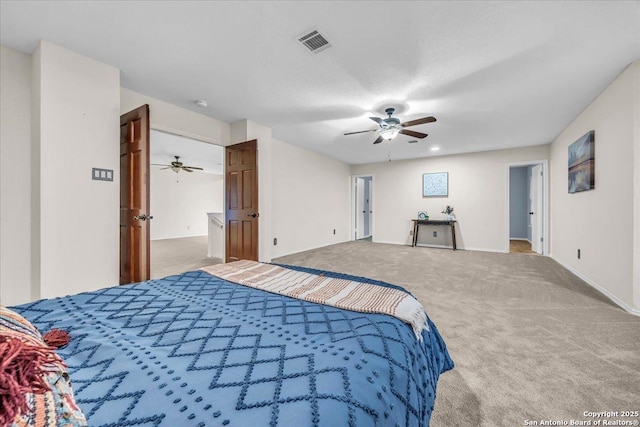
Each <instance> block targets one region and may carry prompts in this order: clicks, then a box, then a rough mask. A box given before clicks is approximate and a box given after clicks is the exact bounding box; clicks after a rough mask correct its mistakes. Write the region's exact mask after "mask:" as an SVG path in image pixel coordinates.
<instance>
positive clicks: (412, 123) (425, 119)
mask: <svg viewBox="0 0 640 427" xmlns="http://www.w3.org/2000/svg"><path fill="white" fill-rule="evenodd" d="M435 121H436V118H435V117H432V116H429V117H423V118H421V119H416V120H411V121H409V122H404V123H402V127H405V128H408V127H409V126H417V125H422V124H425V123H432V122H435Z"/></svg>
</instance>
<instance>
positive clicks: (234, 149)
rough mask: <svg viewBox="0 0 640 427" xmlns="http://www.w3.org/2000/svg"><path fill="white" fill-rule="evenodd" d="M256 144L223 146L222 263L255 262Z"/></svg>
mask: <svg viewBox="0 0 640 427" xmlns="http://www.w3.org/2000/svg"><path fill="white" fill-rule="evenodd" d="M257 153H258V141H257V140H255V139H254V140H253V141H247V142H243V143H240V144H235V145H230V146H228V147H225V162H226V166H225V197H226V200H225V223H226V224H225V225H226V254H225V262H231V261H238V260H240V259H248V260H253V261H257V260H258V217H259V216H260V214H259V213H258V164H257Z"/></svg>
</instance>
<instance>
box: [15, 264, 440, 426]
mask: <svg viewBox="0 0 640 427" xmlns="http://www.w3.org/2000/svg"><path fill="white" fill-rule="evenodd" d="M290 268H295V269H298V270H303V271H307V272H311V273H316V274H318V273H324V274H325V275H328V276H329V275H330V276H334V277H343V278H348V279H350V280H359V281H365V282H368V283H375V284H380V285H383V286H391V285H387V284H383V283H380V282H377V281H372V280H366V279H363V278H355V277H352V276H346V275H341V274H336V273H328V272H318V271H317V270H311V269H304V268H298V267H290ZM393 287H395V286H393ZM15 310H16V311H18V312H20V313H21V314H22V315H24V316H25V317H26V318H28V319H29V320H31V321H32V322H33V323H34V324H35V325H36V326H37V327H38V328H39V329H40V330H41V331H44V332H46V331H48V330H49V329H51V328H54V327H55V328H62V329H66V330H68V331H69V332H70V334H71V337H72V339H71V342H70V344H69V345H68V346H67V347H65V348H63V349H61V350H60V351H59V353H60V354H61V355H62V356H63V358H64V359H65V361H66V363H67V364H68V366H69V370H70V374H71V380H72V383H73V386H74V390H75V393H76V399H77V401H78V403H79V405H80V407H81V408H82V409H83V411H84V412H85V414H86V416H87V418H88V421H89V425H90V426H92V427H98V426H113V427H116V426H117V427H123V426H171V427H182V426H199V427H204V426H207V427H208V426H230V427H232V426H237V427H260V426H281V427H282V426H296V427H298V426H300V427H304V426H330V427H341V426H427V425H428V424H429V419H430V417H431V412H432V411H433V405H434V400H435V392H436V384H437V381H438V376H439V375H440V374H441V373H442V372H445V371H446V370H448V369H451V368H452V367H453V362H452V361H451V359H450V357H449V355H448V353H447V350H446V346H445V344H444V342H443V341H442V338H441V337H440V335H439V334H438V331H437V330H436V327H435V326H434V325H433V323H431V321H430V320H429V327H430V331H425V332H423V340H422V341H418V340H417V339H416V337H415V335H414V333H413V331H412V330H411V328H410V327H409V326H408V325H407V324H404V323H403V322H401V321H400V320H398V319H395V318H393V317H390V316H386V315H381V314H363V313H358V312H352V311H346V310H342V309H338V308H334V307H329V306H323V305H318V304H314V303H311V302H305V301H300V300H296V299H292V298H289V297H285V296H281V295H276V294H271V293H266V292H263V291H260V290H257V289H252V288H248V287H245V286H241V285H236V284H233V283H230V282H227V281H224V280H221V279H219V278H216V277H213V276H211V275H209V274H207V273H205V272H202V271H192V272H187V273H184V274H182V275H178V276H170V277H167V278H164V279H161V280H151V281H148V282H143V283H139V284H134V285H127V286H116V287H112V288H107V289H102V290H99V291H95V292H87V293H82V294H79V295H74V296H70V297H65V298H55V299H49V300H41V301H36V302H33V303H30V304H25V305H21V306H18V307H15Z"/></svg>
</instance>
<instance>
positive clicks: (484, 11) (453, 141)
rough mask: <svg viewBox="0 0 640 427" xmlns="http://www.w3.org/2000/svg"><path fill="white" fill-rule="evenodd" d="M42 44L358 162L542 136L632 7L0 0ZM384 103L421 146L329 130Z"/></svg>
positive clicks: (28, 37)
mask: <svg viewBox="0 0 640 427" xmlns="http://www.w3.org/2000/svg"><path fill="white" fill-rule="evenodd" d="M314 28H318V29H319V30H320V31H321V32H322V33H323V34H324V35H325V36H326V37H327V38H328V40H329V42H330V43H331V44H332V45H333V46H332V47H331V48H329V49H327V50H326V51H324V52H322V53H320V54H317V55H314V54H311V53H309V52H307V51H305V48H303V47H302V46H301V45H299V44H298V43H297V42H296V36H299V35H301V34H303V33H306V32H307V31H309V30H311V29H314ZM39 39H45V40H48V41H50V42H53V43H56V44H59V45H61V46H64V47H67V48H69V49H71V50H73V51H76V52H79V53H81V54H84V55H87V56H90V57H92V58H95V59H97V60H99V61H102V62H105V63H108V64H111V65H113V66H115V67H118V68H119V69H120V70H121V71H122V74H121V75H122V85H123V86H124V87H127V88H129V89H132V90H134V91H137V92H141V93H143V94H146V95H149V96H152V97H155V98H158V99H161V100H164V101H168V102H170V103H173V104H176V105H179V106H182V107H184V108H188V109H191V110H194V111H198V112H199V113H204V114H207V115H210V116H211V117H215V118H217V119H220V120H224V121H227V122H235V121H237V120H241V119H244V118H248V119H250V120H252V121H255V122H258V123H261V124H264V125H267V126H270V127H271V128H272V129H273V136H274V137H275V138H277V139H280V140H283V141H286V142H288V143H291V144H296V145H300V146H302V147H306V148H309V149H312V150H314V151H317V152H321V153H325V154H328V155H330V156H333V157H335V158H338V159H341V160H343V161H345V162H347V163H351V164H359V163H368V162H375V161H384V160H387V159H388V158H391V159H393V160H395V159H404V158H413V157H424V156H431V155H435V154H437V155H443V154H450V153H460V152H473V151H482V150H491V149H497V148H506V147H519V146H527V145H536V144H545V143H548V142H550V141H551V140H552V139H553V138H554V137H555V136H556V135H557V134H558V133H559V132H560V131H561V130H562V129H564V128H565V127H566V126H567V124H568V123H569V122H570V121H571V120H572V119H573V118H574V117H576V115H577V114H578V113H580V111H582V109H584V108H585V107H586V106H587V105H588V104H589V103H590V102H591V101H592V100H593V99H594V98H595V97H596V96H597V95H598V94H599V93H600V92H601V91H602V90H603V89H604V88H605V87H606V86H607V85H608V84H609V83H610V82H611V81H613V80H614V79H615V77H616V76H617V75H618V74H620V72H622V70H623V69H624V68H625V67H626V66H627V65H628V64H630V63H631V62H633V61H635V60H637V59H638V58H639V57H640V2H638V1H625V2H623V1H601V2H598V1H568V2H560V1H555V2H551V1H519V2H506V1H493V2H487V1H474V2H471V1H466V2H453V1H446V2H444V1H442V2H438V1H430V2H416V1H412V2H387V1H384V2H383V1H380V2H375V1H352V2H347V1H342V2H203V1H191V2H187V1H180V2H178V1H136V2H131V1H130V2H85V1H67V2H61V1H44V2H15V1H7V0H2V1H1V2H0V42H1V43H2V44H3V45H6V46H9V47H12V48H14V49H17V50H20V51H23V52H29V53H30V52H32V51H33V50H34V49H35V47H36V45H37V42H38V40H39ZM196 99H206V100H207V101H208V102H209V108H207V109H206V110H202V109H199V108H198V107H196V106H195V105H194V104H193V101H194V100H196ZM390 105H391V106H396V107H398V116H399V117H400V118H401V119H402V120H410V119H415V118H419V117H423V116H425V115H433V116H435V117H437V119H438V121H437V122H436V123H433V124H427V125H420V126H417V127H414V128H411V129H413V130H416V131H419V132H425V133H428V134H429V137H428V138H426V139H425V140H422V141H421V142H420V143H419V144H408V143H407V142H406V141H407V140H409V139H411V138H408V137H406V136H399V137H398V138H396V139H395V140H394V141H392V142H391V143H383V144H378V145H375V146H374V145H372V142H373V140H374V139H375V137H376V135H375V134H374V133H369V134H362V135H353V136H343V135H342V134H343V133H344V132H346V131H358V130H365V129H373V128H375V124H374V123H373V122H372V121H370V120H369V119H368V118H367V117H369V116H370V115H377V116H383V114H384V113H383V110H384V108H385V107H387V106H390ZM432 147H440V150H439V151H437V152H436V151H431V148H432Z"/></svg>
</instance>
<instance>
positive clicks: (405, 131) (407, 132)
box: [400, 129, 428, 139]
mask: <svg viewBox="0 0 640 427" xmlns="http://www.w3.org/2000/svg"><path fill="white" fill-rule="evenodd" d="M400 133H402V134H404V135H409V136H412V137H414V138H420V139H422V138H426V137H427V136H428V135H427V134H426V133H420V132H415V131H412V130H409V129H402V130H401V131H400Z"/></svg>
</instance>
